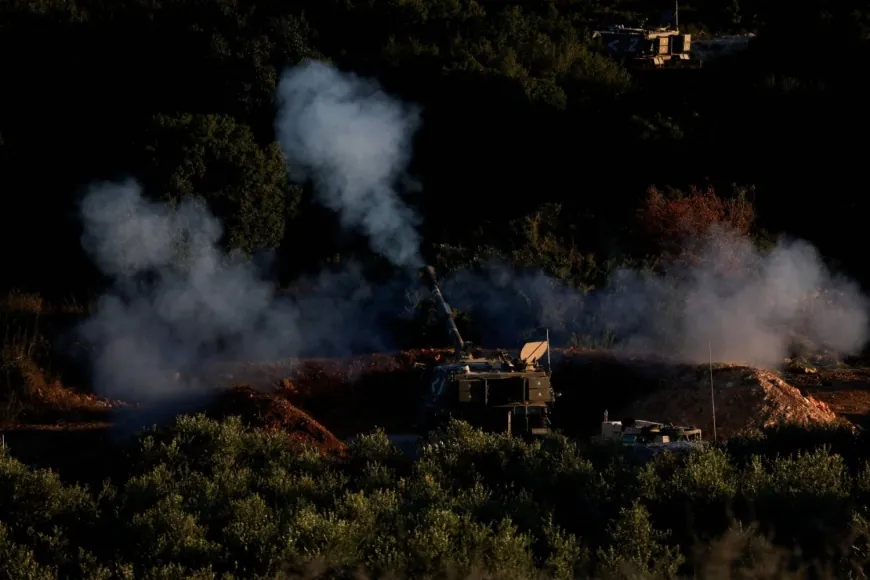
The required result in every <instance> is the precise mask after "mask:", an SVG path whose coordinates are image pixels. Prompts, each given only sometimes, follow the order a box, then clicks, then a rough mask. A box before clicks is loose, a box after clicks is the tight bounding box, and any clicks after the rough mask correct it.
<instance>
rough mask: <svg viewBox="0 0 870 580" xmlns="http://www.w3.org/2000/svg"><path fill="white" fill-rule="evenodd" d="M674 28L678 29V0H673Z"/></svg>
mask: <svg viewBox="0 0 870 580" xmlns="http://www.w3.org/2000/svg"><path fill="white" fill-rule="evenodd" d="M674 28H676V30H677V32H679V30H680V0H674Z"/></svg>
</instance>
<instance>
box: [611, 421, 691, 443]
mask: <svg viewBox="0 0 870 580" xmlns="http://www.w3.org/2000/svg"><path fill="white" fill-rule="evenodd" d="M601 437H603V438H605V439H614V440H619V441H622V442H623V443H624V444H626V445H634V444H636V443H637V444H641V445H643V444H647V443H671V442H674V441H700V440H701V430H700V429H698V428H697V427H686V426H681V425H671V424H670V423H658V422H656V421H644V420H641V419H623V420H622V421H608V420H607V419H605V420H604V421H602V422H601Z"/></svg>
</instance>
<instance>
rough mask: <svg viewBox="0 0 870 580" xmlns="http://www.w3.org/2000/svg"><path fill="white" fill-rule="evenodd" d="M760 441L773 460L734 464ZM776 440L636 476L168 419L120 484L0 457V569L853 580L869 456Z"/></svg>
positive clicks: (100, 573) (426, 443)
mask: <svg viewBox="0 0 870 580" xmlns="http://www.w3.org/2000/svg"><path fill="white" fill-rule="evenodd" d="M795 433H796V432H794V431H792V434H793V435H794V434H795ZM814 435H815V437H816V439H814V438H813V436H814ZM837 436H838V437H840V438H841V443H840V449H841V450H842V451H843V452H844V453H845V454H846V455H849V454H850V453H862V452H863V449H864V446H865V442H864V441H863V438H862V437H861V436H858V435H851V440H847V438H846V436H845V435H844V434H843V433H839V434H837ZM768 437H770V438H771V440H770V441H769V443H770V444H771V445H777V448H778V452H777V454H776V455H772V456H771V455H765V454H764V453H755V452H754V451H753V452H751V453H748V454H747V453H745V452H744V451H745V450H746V449H747V446H748V443H747V441H748V440H750V439H751V440H752V441H753V445H757V446H760V445H763V443H764V442H765V441H766V440H767V439H768ZM778 437H780V438H781V437H783V433H781V432H780V433H778V432H776V431H772V432H770V433H768V434H765V433H761V434H755V435H751V434H750V435H747V436H745V437H743V439H739V438H737V439H735V440H732V441H729V442H726V443H723V444H715V445H713V444H707V445H703V446H701V447H699V448H698V449H696V450H694V451H692V452H691V453H689V454H687V455H685V456H682V455H673V454H663V455H661V456H658V457H657V458H655V459H654V460H652V461H651V462H649V463H647V464H645V465H640V464H638V463H637V462H635V461H634V460H633V456H632V455H631V453H630V452H629V451H627V450H626V449H625V448H622V447H620V446H618V445H617V446H614V445H611V444H608V443H602V442H589V443H581V442H578V441H574V440H571V439H569V438H567V437H564V436H562V435H560V434H553V435H550V436H547V437H545V438H542V439H538V440H535V441H532V442H527V441H523V440H521V439H519V438H514V437H510V436H507V435H504V434H487V433H484V432H482V431H480V430H478V429H475V428H472V427H471V426H469V425H468V424H467V423H463V422H458V421H453V422H451V423H449V424H447V425H446V426H445V427H443V428H442V429H441V430H439V431H435V432H432V433H430V434H429V436H428V437H426V438H424V439H423V440H422V441H421V444H420V448H419V453H418V455H417V456H416V457H415V458H413V459H412V458H410V457H408V456H406V455H404V454H403V453H402V452H400V451H399V450H398V449H396V448H395V447H394V446H393V445H392V444H391V443H390V441H389V439H388V438H387V436H386V434H385V433H384V432H383V431H375V432H373V433H371V434H368V435H363V436H361V437H359V438H358V439H357V440H356V441H355V442H354V443H352V444H351V445H350V446H349V448H348V451H347V453H345V454H343V455H322V454H320V453H318V452H317V451H316V450H314V449H306V448H302V449H300V448H295V447H290V446H288V444H287V441H286V439H285V438H284V436H283V435H281V434H279V433H266V432H262V431H258V430H254V429H250V428H247V427H245V426H244V425H243V424H242V422H241V421H240V420H238V419H236V418H230V419H226V420H223V421H216V420H212V419H208V418H206V417H205V416H202V415H196V416H182V417H179V418H178V419H176V420H175V421H174V422H173V423H172V424H171V425H168V426H165V427H163V428H159V429H158V428H153V429H150V430H148V431H146V432H144V433H142V434H141V436H140V437H139V439H138V440H137V441H136V443H135V445H134V447H133V448H131V450H130V452H129V454H128V456H127V460H126V463H125V465H124V469H123V472H124V474H125V475H124V476H123V477H122V478H121V479H119V480H118V481H115V482H107V483H106V484H105V485H104V487H103V488H102V489H101V490H100V491H99V492H96V491H92V490H89V489H87V488H84V487H79V486H74V485H66V484H64V483H62V482H61V480H60V479H59V478H58V476H57V475H55V474H53V473H51V472H49V471H42V470H36V469H31V468H29V467H27V466H25V465H23V464H22V463H20V462H18V461H17V460H15V459H14V458H13V456H12V453H13V452H14V450H11V451H10V450H8V449H4V450H0V561H2V562H3V563H4V566H5V569H4V572H5V577H8V578H54V577H88V578H120V577H123V578H128V577H129V578H134V577H135V578H180V577H196V578H216V577H221V578H231V577H245V578H276V577H284V578H292V577H298V576H299V575H308V577H311V575H314V576H318V575H319V576H324V577H337V578H350V577H355V576H354V575H356V574H362V575H363V577H384V576H386V575H389V574H393V575H394V577H409V578H435V577H460V578H462V577H486V578H537V577H541V578H583V577H608V578H609V577H614V578H616V577H623V578H624V577H631V578H675V577H680V576H684V575H697V576H701V577H710V576H717V575H718V576H722V575H723V574H724V573H726V572H728V571H730V570H736V569H738V568H739V569H740V570H742V572H741V574H742V575H744V576H746V577H752V576H755V575H757V576H759V577H760V576H763V575H764V574H765V573H767V574H768V575H770V574H772V571H773V570H775V571H776V574H777V576H776V577H782V576H785V575H787V574H789V573H795V574H797V573H800V572H801V571H802V570H804V569H808V567H809V566H812V565H815V566H817V569H818V570H822V571H823V572H825V574H823V576H825V575H826V576H830V577H839V576H844V575H847V574H848V573H849V571H852V572H855V571H857V570H863V569H864V568H865V567H866V566H867V564H868V556H867V548H868V546H870V542H868V538H870V536H868V523H867V522H868V500H870V483H868V482H870V475H868V473H870V463H868V460H867V459H864V460H863V461H856V462H854V465H852V464H851V463H850V462H847V461H846V460H845V459H844V455H840V454H838V453H835V452H834V451H833V450H832V448H831V446H830V445H828V444H825V443H824V440H825V438H827V439H830V438H831V437H832V434H831V433H830V432H821V433H815V434H814V433H813V432H804V433H802V435H801V437H800V438H795V437H792V438H791V441H792V442H793V444H792V445H791V447H789V445H788V442H787V441H785V440H782V439H780V440H779V441H778V442H777V438H778ZM820 440H821V441H822V443H821V444H819V443H818V441H820ZM711 562H712V563H711ZM714 564H715V565H714ZM818 566H821V567H818ZM771 577H773V576H771Z"/></svg>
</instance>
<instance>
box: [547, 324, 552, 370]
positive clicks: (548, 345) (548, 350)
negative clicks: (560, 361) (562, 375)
mask: <svg viewBox="0 0 870 580" xmlns="http://www.w3.org/2000/svg"><path fill="white" fill-rule="evenodd" d="M547 371H548V372H549V373H551V374H552V373H553V365H552V364H551V363H550V327H549V326H548V327H547Z"/></svg>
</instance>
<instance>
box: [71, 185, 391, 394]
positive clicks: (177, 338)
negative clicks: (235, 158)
mask: <svg viewBox="0 0 870 580" xmlns="http://www.w3.org/2000/svg"><path fill="white" fill-rule="evenodd" d="M81 216H82V220H83V225H84V235H83V238H82V243H83V245H84V247H85V249H86V250H87V251H88V252H89V253H90V255H91V256H92V257H93V259H94V261H95V262H96V264H97V265H98V266H99V267H100V268H101V270H102V271H103V273H104V274H106V275H107V276H109V277H111V278H112V280H113V285H112V288H111V289H110V291H108V292H107V293H106V294H104V295H103V296H102V297H101V298H100V300H99V302H98V303H97V307H96V311H95V313H94V314H93V315H92V316H91V317H90V318H89V319H88V320H87V321H86V322H85V323H84V325H83V327H82V328H81V332H82V337H83V338H84V339H85V340H86V341H87V343H88V344H90V345H91V347H92V352H93V353H94V356H93V360H92V363H93V372H94V382H95V388H96V391H97V392H99V393H100V394H102V395H105V396H110V397H117V398H121V399H127V400H139V401H157V400H160V399H163V398H165V397H167V396H176V395H178V394H194V393H196V392H201V391H202V390H203V389H205V388H213V387H214V386H216V385H214V384H208V380H209V379H207V378H206V377H209V376H210V373H209V371H210V369H211V368H212V367H215V366H218V365H219V364H222V363H225V362H231V361H241V360H244V361H251V360H271V361H274V360H279V359H284V358H287V357H293V356H298V355H302V354H310V353H312V352H317V353H320V354H323V353H327V354H335V355H341V354H348V353H349V352H351V351H354V350H358V349H368V350H382V349H385V348H389V347H390V346H392V345H391V344H389V343H388V342H384V340H383V336H382V334H381V333H379V332H378V329H379V323H380V321H381V317H382V316H383V315H384V313H385V312H392V310H393V309H395V304H396V301H395V300H396V297H397V296H400V295H401V292H400V290H401V287H399V289H398V290H396V291H395V292H394V291H393V290H392V289H391V288H390V287H379V288H378V291H377V292H375V291H374V290H373V288H372V287H371V286H370V285H369V284H368V283H366V281H365V279H364V277H363V275H362V273H361V271H360V270H359V268H358V267H354V266H350V267H347V268H345V269H344V270H342V271H340V272H324V273H322V274H321V275H320V276H318V277H316V278H315V279H312V280H309V281H303V282H304V285H305V286H306V290H305V291H304V292H303V291H300V292H297V293H296V294H295V295H292V296H288V297H285V298H278V297H277V295H276V292H275V288H274V287H273V286H272V285H271V284H270V283H269V282H267V281H264V280H262V279H261V278H260V276H259V275H258V272H257V271H256V270H255V268H254V267H253V266H252V264H251V262H250V261H247V260H244V259H241V257H239V256H235V255H232V254H230V255H227V254H225V253H223V252H222V251H221V249H220V247H219V246H218V241H219V239H220V237H221V233H222V228H221V225H220V223H219V222H218V220H217V219H216V218H215V217H214V216H213V215H211V214H210V213H209V211H208V209H207V208H206V207H205V206H204V205H202V204H201V203H198V202H196V201H193V200H185V201H183V202H182V203H181V204H179V206H178V207H177V208H174V209H171V208H168V207H167V206H165V205H162V204H157V203H153V202H150V201H148V200H146V199H145V198H143V197H142V190H141V187H140V186H139V184H138V183H136V182H135V181H124V182H117V183H113V182H103V183H97V184H95V185H93V186H92V187H91V188H90V190H89V191H88V193H87V195H86V196H85V197H84V199H83V202H82V204H81Z"/></svg>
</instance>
